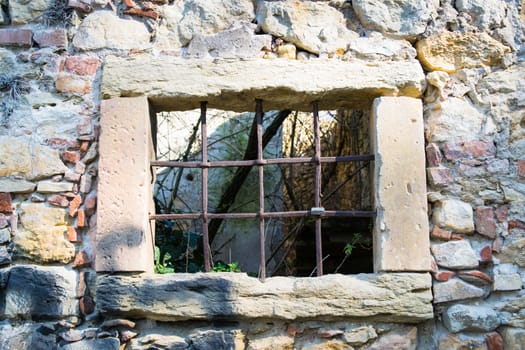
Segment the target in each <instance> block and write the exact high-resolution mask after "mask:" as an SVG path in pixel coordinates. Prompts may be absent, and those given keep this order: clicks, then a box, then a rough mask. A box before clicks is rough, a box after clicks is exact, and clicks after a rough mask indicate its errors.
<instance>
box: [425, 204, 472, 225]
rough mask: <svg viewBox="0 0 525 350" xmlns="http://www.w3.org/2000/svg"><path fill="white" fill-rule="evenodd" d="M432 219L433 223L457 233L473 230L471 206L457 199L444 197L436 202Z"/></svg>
mask: <svg viewBox="0 0 525 350" xmlns="http://www.w3.org/2000/svg"><path fill="white" fill-rule="evenodd" d="M432 221H433V222H434V224H435V225H438V226H440V227H442V228H445V229H449V230H452V231H454V232H457V233H472V232H474V213H473V211H472V206H471V205H470V204H468V203H465V202H462V201H460V200H457V199H444V200H441V201H439V202H437V204H435V207H434V214H433V215H432Z"/></svg>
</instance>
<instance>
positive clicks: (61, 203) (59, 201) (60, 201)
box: [47, 194, 69, 208]
mask: <svg viewBox="0 0 525 350" xmlns="http://www.w3.org/2000/svg"><path fill="white" fill-rule="evenodd" d="M47 202H48V203H49V204H51V205H54V206H56V207H61V208H66V207H67V206H68V205H69V201H68V200H67V198H66V197H64V196H62V195H60V194H55V195H52V196H49V197H48V198H47Z"/></svg>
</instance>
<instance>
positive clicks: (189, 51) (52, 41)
mask: <svg viewBox="0 0 525 350" xmlns="http://www.w3.org/2000/svg"><path fill="white" fill-rule="evenodd" d="M524 29H525V5H524V4H523V3H522V1H519V0H490V1H487V0H485V1H481V0H472V1H462V0H456V1H452V0H442V1H437V0H434V1H423V0H417V1H408V0H397V1H391V2H390V1H389V2H378V1H372V0H353V1H342V0H341V1H338V0H333V1H302V2H299V1H260V0H257V1H251V0H223V1H210V0H185V1H181V0H176V1H167V0H166V1H163V0H154V1H135V2H134V1H131V0H126V1H101V0H69V1H66V0H38V1H29V2H28V1H24V0H0V124H1V125H0V319H1V320H2V321H1V323H0V348H2V349H4V348H5V349H55V348H60V349H102V348H103V349H118V348H119V347H120V346H121V345H120V344H127V348H130V349H147V348H170V349H188V348H189V349H293V348H297V349H346V348H356V349H359V348H369V349H385V348H399V349H414V348H419V349H460V348H474V349H491V350H492V349H503V348H505V349H519V348H524V347H525V316H524V315H525V311H524V310H525V291H524V290H523V283H524V280H525V255H523V253H522V248H523V246H525V131H524V130H525V119H524V118H525V117H524V115H525V114H524V111H525V92H524V88H525V63H524V61H525V46H524V45H523V41H524V40H525V31H524ZM305 62H309V64H308V65H307V66H308V67H311V69H308V70H305V72H304V76H302V77H301V79H298V78H297V77H296V76H287V75H286V71H287V69H288V68H290V67H291V68H290V70H297V69H300V67H304V66H305V65H304V64H305ZM348 62H350V63H351V64H345V63H348ZM148 66H149V67H150V68H149V69H143V67H148ZM168 66H169V67H171V68H170V69H165V67H168ZM135 67H141V68H140V69H134V68H135ZM312 67H313V68H312ZM316 67H319V68H316ZM119 69H121V70H119ZM196 70H201V75H204V76H209V77H210V78H209V79H210V80H209V81H202V80H196V79H195V76H193V75H191V73H192V72H195V71H196ZM105 71H107V72H108V73H105ZM173 71H176V72H178V74H175V75H170V74H171V72H173ZM320 71H322V72H325V73H326V74H332V75H330V77H331V79H332V83H331V84H329V85H319V84H316V83H315V82H316V77H317V74H318V72H320ZM109 72H111V73H109ZM261 75H262V76H263V77H267V76H272V75H274V76H277V77H282V78H283V81H285V82H284V83H282V84H281V85H280V86H279V88H275V86H269V85H268V84H267V82H266V80H264V79H261ZM414 76H415V77H416V78H415V79H413V77H414ZM220 77H228V79H225V78H224V79H223V78H220ZM425 78H426V79H425ZM211 79H215V80H213V81H212V80H211ZM349 79H351V80H352V84H351V85H350V86H349V85H348V84H347V83H346V81H347V80H349ZM225 81H227V82H231V81H233V82H235V84H230V83H226V82H225ZM246 81H249V82H250V84H248V86H254V84H255V83H254V82H256V84H255V88H254V89H252V90H249V91H247V90H246V88H245V87H243V86H247V85H246V84H245V82H246ZM203 84H206V86H212V85H213V86H219V88H218V89H217V90H216V91H206V94H207V95H206V96H207V97H209V101H210V102H211V103H215V104H216V105H218V106H219V107H222V106H220V104H224V105H226V106H230V107H231V109H234V110H248V108H250V107H246V106H248V105H251V104H252V101H253V98H254V97H259V98H261V97H263V98H264V99H267V100H268V101H269V105H268V107H272V103H274V104H275V105H282V104H284V103H287V102H289V104H290V107H291V108H298V109H301V108H305V107H304V105H305V104H308V103H310V102H311V101H312V100H314V99H318V98H319V97H322V96H326V99H325V100H321V103H326V104H327V105H328V106H323V105H321V106H320V107H321V108H325V109H326V108H329V106H330V105H333V104H334V103H336V104H342V105H344V104H347V105H348V106H350V107H351V106H357V107H358V108H360V109H364V108H370V106H371V104H372V100H373V98H375V97H379V96H409V97H415V98H421V99H422V101H423V109H424V118H425V131H424V132H425V138H426V158H427V159H426V160H427V180H428V181H427V182H428V187H427V192H428V202H429V212H428V218H429V219H428V220H429V223H430V232H429V233H428V234H429V237H430V239H431V252H432V255H433V259H434V263H433V271H432V276H433V279H432V297H433V305H434V314H433V315H432V314H431V313H428V309H427V308H423V309H419V308H417V307H416V306H417V305H419V304H417V302H424V301H425V300H426V302H427V305H430V304H429V299H428V300H427V299H426V298H429V295H428V294H425V293H424V290H426V289H428V288H430V284H429V283H426V282H424V281H423V280H420V279H421V278H423V279H424V277H419V278H417V280H418V281H419V282H417V283H416V282H414V281H413V282H410V283H408V282H406V281H405V282H404V284H401V283H400V284H399V285H400V287H399V288H400V289H397V290H395V291H397V293H401V294H402V293H406V291H407V290H408V291H410V292H411V293H414V294H415V295H418V296H420V297H419V298H413V299H415V301H414V302H415V304H414V305H411V304H408V303H407V304H406V305H405V307H406V309H402V308H400V309H399V311H398V310H396V311H395V312H393V315H392V310H391V308H392V305H397V304H396V302H395V300H397V299H396V298H395V295H392V294H395V293H394V292H392V291H390V292H391V293H390V294H389V293H388V290H386V291H385V290H383V289H381V288H380V286H377V283H378V282H377V281H378V280H381V278H382V277H381V275H379V277H374V278H376V279H374V278H372V279H373V281H375V282H374V283H375V284H371V285H369V284H364V285H362V284H361V283H358V282H355V281H354V283H355V284H356V288H362V289H357V291H361V292H362V293H365V294H363V295H367V294H366V293H368V294H370V293H372V294H373V293H377V295H381V296H383V297H382V298H379V299H377V298H376V299H374V298H370V299H366V298H365V299H364V300H363V302H362V303H361V307H363V310H364V311H363V312H365V311H367V312H368V311H370V310H375V311H374V312H375V313H374V314H373V315H371V314H370V313H366V312H365V313H364V314H363V315H359V314H357V313H354V314H352V312H342V313H341V314H338V313H337V312H336V311H331V312H330V313H329V314H328V315H327V314H326V312H325V313H323V312H320V313H319V314H313V313H304V314H302V313H301V312H297V310H294V307H300V308H301V309H300V310H299V311H301V310H303V309H307V308H308V307H307V306H305V305H314V306H316V307H318V306H319V305H322V304H319V303H320V302H321V301H322V300H324V299H325V298H324V297H327V296H328V295H329V294H326V293H325V294H319V293H320V291H321V292H322V291H323V290H324V291H325V292H327V291H329V290H330V287H331V286H338V285H339V284H341V283H343V282H341V280H338V279H337V278H328V279H325V280H324V284H322V285H321V286H319V289H315V288H313V289H311V288H310V289H308V288H306V289H301V288H299V287H300V285H301V284H300V283H299V282H298V283H293V286H288V285H286V284H285V285H284V286H283V287H282V288H285V289H286V288H288V289H286V290H285V291H283V290H279V291H278V292H279V293H280V294H279V293H278V292H277V291H275V290H271V286H269V287H268V288H269V289H268V290H261V289H255V290H246V289H244V291H245V293H246V294H244V295H243V294H242V291H243V288H240V289H237V288H230V286H231V285H242V284H243V283H244V282H243V281H245V279H246V278H247V277H246V276H244V275H239V276H238V277H231V276H230V277H225V278H224V279H221V278H216V281H215V282H214V283H216V284H212V285H211V287H210V286H208V287H209V289H211V292H212V294H211V295H212V296H214V295H215V297H216V298H218V299H217V300H218V301H219V303H208V301H207V299H206V296H207V295H208V294H206V293H205V291H204V290H203V292H202V293H197V296H196V298H204V299H202V302H201V303H200V304H199V305H201V306H202V305H204V304H209V305H208V307H209V309H208V311H207V310H206V309H205V310H204V311H203V316H202V317H193V316H192V317H179V316H177V317H172V316H173V314H171V313H174V312H175V313H176V312H179V313H180V312H181V309H182V310H184V307H188V308H190V307H191V302H193V301H194V299H192V298H193V297H190V296H191V295H193V294H192V293H195V291H199V290H202V288H203V287H202V286H201V285H199V283H196V284H192V282H191V281H187V282H184V283H183V286H182V287H181V286H179V285H177V284H176V283H175V284H170V283H165V284H162V283H161V284H160V286H158V285H157V284H155V283H153V282H151V280H148V279H139V282H133V283H136V285H137V288H136V289H134V290H132V291H130V292H128V293H124V292H125V287H129V283H128V281H127V280H126V278H130V279H133V278H138V277H136V276H135V275H133V276H127V275H125V276H121V278H122V279H118V278H116V279H115V280H112V279H111V278H112V277H111V276H110V275H109V276H108V275H103V274H99V275H98V276H97V274H96V273H95V272H94V267H95V258H96V257H95V253H94V251H95V250H94V249H95V243H96V242H95V237H96V233H97V230H96V227H97V211H96V207H97V197H98V196H99V195H98V193H97V184H98V182H99V178H100V181H103V176H99V175H102V174H99V172H98V159H99V158H98V157H99V154H98V140H99V135H100V133H101V132H102V133H104V129H103V128H102V130H101V128H100V105H101V100H102V99H105V98H110V97H117V96H139V95H146V96H148V98H149V99H150V102H151V103H152V104H153V105H155V106H156V107H157V108H161V109H162V108H168V109H172V108H175V107H177V108H178V109H189V108H195V107H198V102H199V101H200V100H201V99H202V96H203V95H202V91H203V88H202V87H203ZM221 84H222V85H221ZM174 86H176V88H174ZM181 87H182V88H181ZM303 88H305V89H307V90H308V91H309V93H308V94H304V96H303V99H302V100H297V99H294V100H288V101H287V97H286V96H287V94H286V93H287V92H288V91H292V90H293V91H299V92H300V91H303V90H301V89H303ZM422 91H424V93H423V95H422ZM338 92H341V94H338ZM175 95H176V96H175ZM348 96H350V97H348ZM173 98H176V101H178V104H179V105H178V106H173V105H172V103H173ZM345 98H347V99H345ZM272 101H273V102H272ZM342 101H343V102H342ZM301 106H303V107H301ZM348 106H347V107H348ZM125 118H126V116H122V121H123V123H122V124H123V128H124V129H125V127H126V119H125ZM122 137H126V135H122ZM144 152H147V150H146V151H144ZM100 156H101V157H104V155H100ZM111 159H112V160H113V161H114V162H115V164H116V166H117V165H118V167H117V168H118V169H125V168H126V163H125V162H126V161H129V159H130V157H129V155H126V154H116V155H115V154H113V155H111ZM100 195H101V196H104V195H106V197H108V195H110V194H108V193H106V194H100ZM115 210H116V211H115V213H117V214H118V208H116V209H115ZM143 214H144V213H143ZM99 216H100V217H101V218H103V217H104V216H103V214H102V213H100V214H99ZM107 216H108V215H107V213H106V217H107ZM132 219H136V218H130V220H132ZM123 225H124V226H125V223H123ZM132 240H133V239H132V238H130V239H129V241H132ZM425 249H426V247H425ZM139 253H141V254H144V256H150V255H151V252H139ZM126 259H127V260H125V261H123V262H122V264H123V265H129V264H133V263H134V260H136V257H135V256H128V257H126ZM97 264H99V266H100V264H102V263H101V262H100V257H99V259H97ZM378 264H379V266H380V264H381V262H378ZM421 275H423V276H424V274H421ZM387 276H388V275H387ZM155 278H157V277H155ZM155 278H153V280H155ZM367 278H369V277H367ZM190 279H191V278H190ZM365 279H366V278H365ZM357 280H360V278H357ZM345 281H346V279H345ZM97 283H98V287H99V288H100V287H101V286H104V285H106V286H109V287H108V288H111V287H114V288H115V289H116V290H115V294H114V295H115V296H120V298H118V299H117V300H112V299H111V298H109V297H110V296H111V293H108V289H107V288H106V289H100V290H101V291H104V292H105V294H101V295H100V300H98V299H97ZM141 283H143V284H144V285H146V286H148V287H149V288H151V286H156V288H157V289H158V288H164V289H163V290H162V291H163V292H164V293H161V292H158V293H149V292H148V289H147V288H142V286H143V284H141ZM180 283H182V282H180ZM345 283H346V282H345ZM363 283H364V282H363ZM367 283H368V282H367ZM343 284H344V283H343ZM401 285H402V287H401ZM214 286H215V287H214ZM313 286H314V287H315V285H313ZM359 286H360V287H359ZM199 288H201V289H199ZM228 288H229V289H228ZM276 288H278V287H276ZM279 288H280V287H279ZM279 288H278V289H279ZM349 288H351V287H349ZM225 289H227V290H229V291H230V292H231V293H241V294H235V295H229V294H228V295H223V294H221V293H219V294H217V293H218V291H219V290H225ZM387 289H388V288H387ZM177 290H182V291H185V293H186V294H187V295H189V296H188V300H185V298H179V299H173V298H171V297H170V296H169V293H170V292H172V293H175V291H177ZM421 290H423V291H421ZM117 292H119V293H120V292H121V293H123V294H119V293H117ZM132 292H135V294H133V293H132ZM285 292H286V293H285ZM137 293H138V294H137ZM213 293H215V294H213ZM294 293H296V294H294ZM308 293H311V294H308ZM354 293H357V292H355V291H354ZM186 294H185V295H186ZM154 295H157V298H153V296H154ZM166 295H167V296H166ZM254 295H255V296H254ZM268 295H273V296H274V297H275V295H278V296H279V295H280V296H283V301H285V302H286V301H287V299H285V297H284V296H288V297H290V296H291V297H290V298H291V299H297V297H298V296H302V297H304V298H305V301H304V303H303V304H290V305H292V306H290V305H289V306H288V307H290V308H291V310H292V311H294V312H292V316H286V317H283V316H282V315H280V314H279V313H273V314H272V313H271V312H269V311H265V313H264V315H263V316H261V317H255V316H254V314H253V312H255V311H251V312H252V314H249V313H248V314H247V313H244V312H241V313H235V312H234V311H235V310H234V309H231V308H228V310H222V309H220V308H221V307H225V306H228V305H230V306H231V305H234V306H235V305H237V306H238V305H241V304H240V303H241V302H242V301H243V300H253V301H250V302H249V303H248V305H250V303H251V304H257V303H260V302H261V300H262V299H264V300H268V298H269V297H268ZM320 295H321V297H320ZM363 295H361V296H360V297H362V296H363ZM257 296H260V297H261V298H262V299H260V300H258V299H257ZM221 298H223V299H221ZM329 298H332V299H333V300H334V304H333V305H331V307H334V305H335V309H344V306H341V305H348V307H351V306H352V305H353V304H352V303H351V302H350V300H360V299H359V298H357V296H356V295H353V294H352V293H349V294H347V295H344V296H343V298H342V299H336V298H335V296H330V297H329ZM344 298H347V300H348V304H346V302H345V299H344ZM356 298H357V299H356ZM408 299H410V298H408ZM134 300H135V301H136V305H134V304H133V303H131V304H127V303H129V302H133V301H134ZM221 300H224V303H222V304H221V303H220V301H221ZM320 300H321V301H320ZM393 300H394V302H393ZM139 301H140V303H139ZM169 302H171V303H174V302H176V303H177V305H179V306H180V309H179V308H177V309H176V310H173V305H172V304H170V303H169ZM186 302H187V304H185V303H186ZM324 302H326V303H327V304H328V305H326V307H330V302H329V301H326V300H324ZM159 303H167V304H168V305H171V308H172V309H171V311H169V310H168V311H166V310H164V311H162V310H161V309H160V311H159V309H158V307H159ZM236 303H238V304H236ZM400 304H403V303H400ZM423 304H424V303H423ZM298 305H299V306H298ZM403 305H404V304H403ZM265 307H266V309H265V310H270V309H271V308H268V305H266V306H265ZM381 307H383V308H384V310H383V311H384V312H383V311H381V310H382V309H381ZM130 310H131V311H130ZM199 310H201V309H198V310H197V311H195V310H194V311H192V312H193V313H192V315H195V314H196V313H197V312H200V311H199ZM359 310H361V309H359V308H357V311H359ZM308 311H312V310H308ZM387 311H388V312H387ZM312 312H313V311H312ZM418 312H420V313H421V314H422V316H421V317H419V318H418V317H414V315H413V314H414V313H418ZM285 314H286V313H285ZM384 314H385V315H386V314H388V315H390V316H388V317H386V316H385V317H383V316H381V315H384ZM166 315H168V316H166ZM170 315H171V316H170ZM243 315H244V316H243ZM246 315H248V316H249V317H246ZM250 315H251V316H250ZM287 315H289V314H287ZM293 315H295V316H293ZM301 315H302V316H301ZM396 315H398V316H402V315H405V316H406V315H412V316H410V317H405V318H403V317H398V318H396V317H394V316H396ZM225 316H227V317H225ZM119 317H127V318H128V319H120V318H119ZM432 317H433V318H432ZM425 320H427V321H425Z"/></svg>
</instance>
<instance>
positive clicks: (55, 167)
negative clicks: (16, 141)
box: [29, 144, 67, 180]
mask: <svg viewBox="0 0 525 350" xmlns="http://www.w3.org/2000/svg"><path fill="white" fill-rule="evenodd" d="M31 161H32V162H31V166H32V176H31V177H30V178H29V179H30V180H38V179H42V178H45V177H50V176H53V175H56V174H64V173H65V172H66V171H67V167H66V166H65V165H64V163H63V162H62V160H60V153H59V152H58V150H56V149H52V148H51V147H47V146H42V145H39V144H35V145H33V146H32V149H31Z"/></svg>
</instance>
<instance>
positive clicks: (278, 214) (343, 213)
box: [149, 210, 377, 220]
mask: <svg viewBox="0 0 525 350" xmlns="http://www.w3.org/2000/svg"><path fill="white" fill-rule="evenodd" d="M376 214H377V212H376V211H374V210H370V211H367V210H325V212H324V213H323V215H321V216H322V217H362V218H364V217H375V216H376ZM302 216H315V217H319V215H315V214H312V212H311V211H310V210H296V211H275V212H264V213H262V214H261V213H206V217H207V218H208V219H219V218H222V219H257V218H261V217H262V218H291V217H302ZM202 217H203V214H202V213H184V214H156V215H150V216H149V219H150V220H177V219H178V220H184V219H187V220H188V219H190V220H191V219H192V220H196V219H200V218H202Z"/></svg>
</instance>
